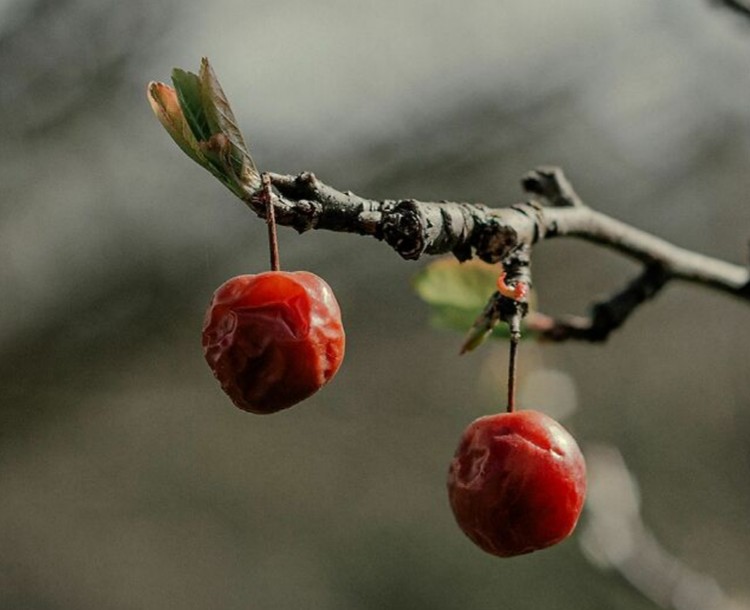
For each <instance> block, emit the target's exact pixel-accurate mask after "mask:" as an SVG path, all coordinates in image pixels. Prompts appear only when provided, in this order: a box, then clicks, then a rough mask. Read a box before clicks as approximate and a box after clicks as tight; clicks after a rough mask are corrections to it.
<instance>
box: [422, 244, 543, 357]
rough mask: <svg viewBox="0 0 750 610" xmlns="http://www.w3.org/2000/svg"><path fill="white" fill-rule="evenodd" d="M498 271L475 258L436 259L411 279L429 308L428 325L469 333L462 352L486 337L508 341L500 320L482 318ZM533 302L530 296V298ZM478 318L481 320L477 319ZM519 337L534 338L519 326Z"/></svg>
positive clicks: (469, 349) (506, 329) (472, 347)
mask: <svg viewBox="0 0 750 610" xmlns="http://www.w3.org/2000/svg"><path fill="white" fill-rule="evenodd" d="M499 274H500V268H499V267H498V266H496V265H490V264H488V263H484V262H482V261H480V260H477V259H472V260H470V261H467V262H464V263H460V262H459V261H457V260H456V259H454V258H453V257H446V258H440V259H437V260H435V261H433V262H431V263H430V264H428V265H427V266H426V267H425V268H424V269H422V270H421V271H420V272H419V273H418V274H417V275H416V277H415V278H414V281H413V285H414V290H415V291H416V292H417V294H418V295H419V296H420V297H421V298H422V300H423V301H425V302H426V303H427V304H428V305H429V306H430V323H431V324H432V326H434V327H435V328H441V329H447V330H456V331H459V332H462V333H466V332H468V333H469V334H468V335H467V338H466V342H465V343H464V346H463V351H471V350H472V349H474V348H476V347H478V346H479V345H481V344H482V343H483V342H484V340H485V339H487V338H488V337H492V338H501V339H507V338H508V337H509V336H510V331H509V329H508V326H507V324H499V323H498V322H499V317H494V316H491V315H489V314H490V313H491V312H486V313H487V315H486V316H485V315H483V312H485V307H486V306H487V304H488V302H489V301H490V299H491V298H492V296H493V295H494V294H495V293H496V288H497V278H498V275H499ZM530 300H531V301H532V303H533V293H532V295H531V296H530ZM480 316H481V317H480ZM521 330H522V337H523V338H529V337H532V336H534V335H533V333H532V332H530V331H528V329H526V327H525V326H524V325H523V324H522V325H521Z"/></svg>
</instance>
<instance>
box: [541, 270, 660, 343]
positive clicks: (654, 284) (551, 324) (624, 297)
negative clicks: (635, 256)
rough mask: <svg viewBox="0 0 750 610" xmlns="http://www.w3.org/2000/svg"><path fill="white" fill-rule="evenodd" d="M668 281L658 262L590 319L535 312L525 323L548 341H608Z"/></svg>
mask: <svg viewBox="0 0 750 610" xmlns="http://www.w3.org/2000/svg"><path fill="white" fill-rule="evenodd" d="M668 280H669V275H668V274H667V273H666V271H665V269H664V268H663V267H662V266H661V265H659V264H657V263H655V264H653V265H650V266H648V267H646V269H645V271H644V272H643V273H642V274H641V275H639V276H638V277H637V278H635V279H634V280H633V281H631V282H630V283H629V284H628V285H627V286H626V287H625V288H624V289H623V290H622V291H620V292H618V293H617V294H615V295H613V296H612V297H610V298H609V299H607V300H606V301H601V302H599V303H596V304H595V305H594V306H593V307H592V309H591V315H590V316H587V317H580V316H568V317H565V318H559V319H557V318H551V317H549V316H546V315H544V314H541V313H535V314H533V316H529V318H528V319H527V320H526V325H527V326H528V328H529V330H532V331H536V332H538V333H540V334H541V336H542V338H544V339H547V340H549V341H565V340H567V339H580V340H584V341H591V342H600V341H606V339H607V337H609V335H610V333H611V332H612V331H613V330H616V329H617V328H619V327H620V326H622V324H623V323H624V322H625V321H626V320H627V319H628V318H629V317H630V315H631V314H632V313H633V312H634V311H635V310H636V309H637V308H638V306H639V305H641V304H642V303H644V302H645V301H647V300H649V299H652V298H653V297H654V296H656V294H657V293H658V292H659V291H660V290H661V289H662V288H663V287H664V285H665V284H666V283H667V281H668Z"/></svg>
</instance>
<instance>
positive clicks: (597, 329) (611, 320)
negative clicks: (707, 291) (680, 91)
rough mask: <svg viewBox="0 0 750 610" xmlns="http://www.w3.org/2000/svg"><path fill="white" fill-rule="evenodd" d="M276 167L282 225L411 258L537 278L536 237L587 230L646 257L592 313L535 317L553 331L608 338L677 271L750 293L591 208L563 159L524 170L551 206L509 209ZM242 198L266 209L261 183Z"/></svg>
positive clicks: (741, 275)
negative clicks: (394, 195)
mask: <svg viewBox="0 0 750 610" xmlns="http://www.w3.org/2000/svg"><path fill="white" fill-rule="evenodd" d="M268 176H269V178H270V180H271V183H272V185H273V186H274V187H275V189H276V191H277V193H274V195H273V206H274V209H275V213H276V220H277V222H278V224H280V225H286V226H291V227H293V228H295V229H296V230H297V231H299V232H303V231H307V230H309V229H326V230H330V231H342V232H349V233H357V234H359V235H370V236H372V237H374V238H376V239H378V240H382V241H385V242H386V243H387V244H389V245H390V246H391V247H392V248H393V249H394V250H395V251H396V252H397V253H398V254H400V255H401V256H402V257H403V258H405V259H410V260H413V259H417V258H419V257H420V256H422V255H423V254H427V255H433V254H443V253H453V254H454V255H455V256H456V257H457V258H458V259H459V260H467V259H469V258H471V257H472V256H478V257H479V258H481V259H482V260H485V261H487V262H490V263H497V262H502V263H503V265H504V267H505V269H506V272H508V273H509V276H508V277H509V279H510V280H514V281H515V280H519V279H520V280H522V281H524V282H526V283H527V284H530V283H531V278H530V275H529V271H528V270H529V266H528V260H529V255H530V252H531V248H532V246H533V245H534V244H535V243H536V242H538V241H540V240H543V239H551V238H554V237H578V238H581V239H585V240H587V241H590V242H593V243H595V244H598V245H601V246H604V247H607V248H611V249H614V250H616V251H618V252H620V253H622V254H624V255H626V256H628V257H630V258H633V259H635V260H637V261H639V262H641V263H643V265H644V271H643V273H642V274H641V275H640V276H638V277H637V278H636V279H635V280H633V281H632V282H630V283H629V284H628V285H627V286H626V287H625V288H624V289H623V290H622V291H621V292H619V293H617V294H615V295H613V296H612V297H611V298H609V299H607V300H606V301H603V302H600V303H597V304H595V305H594V306H593V308H592V311H591V314H590V316H588V317H567V318H563V319H553V318H549V317H548V316H544V315H543V314H535V315H534V317H533V318H532V319H530V320H529V323H530V325H531V326H532V327H533V328H536V329H537V330H539V331H541V332H542V334H543V336H544V337H546V338H548V339H551V340H555V341H562V340H565V339H580V340H587V341H603V340H605V339H606V338H607V337H608V336H609V334H610V333H611V332H612V331H613V330H615V329H616V328H618V327H619V326H621V325H622V324H623V323H624V322H625V321H626V320H627V318H628V317H629V316H630V315H631V314H632V313H633V311H634V310H635V309H636V308H637V307H638V306H639V305H641V304H642V303H643V302H645V301H646V300H648V299H651V298H652V297H653V296H654V295H656V294H657V293H658V292H659V290H661V288H662V287H664V285H666V284H667V283H668V282H669V281H670V280H683V281H688V282H692V283H694V284H699V285H703V286H706V287H709V288H713V289H715V290H719V291H722V292H725V293H727V294H730V295H733V296H735V297H739V298H742V299H745V300H748V301H750V273H749V272H748V269H747V268H745V267H741V266H739V265H734V264H731V263H727V262H724V261H721V260H718V259H715V258H711V257H708V256H704V255H702V254H697V253H695V252H691V251H690V250H686V249H684V248H680V247H678V246H675V245H673V244H671V243H669V242H667V241H665V240H663V239H661V238H659V237H656V236H654V235H651V234H649V233H646V232H645V231H641V230H640V229H636V228H634V227H631V226H629V225H627V224H625V223H623V222H620V221H619V220H615V219H614V218H611V217H609V216H606V215H604V214H601V213H599V212H596V211H595V210H592V209H591V208H589V207H588V206H586V205H585V204H584V203H583V201H582V200H581V198H580V197H579V196H578V194H577V193H576V192H575V190H574V189H573V187H572V185H571V184H570V182H569V181H568V180H567V178H566V177H565V175H564V174H563V172H562V171H561V170H560V169H558V168H550V167H544V168H539V169H537V170H535V171H533V172H530V173H529V174H528V175H527V176H526V177H524V179H523V186H524V188H525V189H526V190H527V191H528V192H530V193H532V194H533V195H535V196H537V197H539V198H541V200H542V201H543V202H546V203H548V204H549V205H550V206H551V207H545V206H543V205H542V203H540V202H535V201H529V202H524V203H517V204H514V205H511V206H510V207H506V208H489V207H487V206H485V205H483V204H472V203H456V202H446V201H441V202H422V201H416V200H414V199H402V200H396V199H388V200H383V201H376V200H371V199H365V198H363V197H359V196H358V195H355V194H354V193H351V192H349V191H347V192H341V191H338V190H336V189H334V188H332V187H330V186H328V185H326V184H324V183H323V182H321V181H320V180H318V179H317V178H316V177H315V176H314V175H313V174H311V173H302V174H300V175H298V176H288V175H280V174H268ZM243 199H244V201H245V202H246V203H247V204H248V205H249V206H250V208H251V209H253V210H254V211H255V212H256V213H257V214H258V215H259V216H261V217H265V215H266V208H265V199H264V197H263V193H262V192H261V191H252V190H248V191H247V192H246V194H245V196H244V198H243ZM520 263H523V264H520ZM516 276H517V277H516Z"/></svg>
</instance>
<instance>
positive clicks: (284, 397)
mask: <svg viewBox="0 0 750 610" xmlns="http://www.w3.org/2000/svg"><path fill="white" fill-rule="evenodd" d="M344 344H345V337H344V327H343V326H342V324H341V311H340V309H339V305H338V303H337V301H336V298H335V297H334V295H333V291H332V290H331V287H330V286H329V285H328V284H327V283H326V282H325V281H324V280H322V279H321V278H320V277H318V276H317V275H315V274H313V273H308V272H306V271H296V272H287V271H268V272H266V273H259V274H257V275H239V276H237V277H234V278H232V279H230V280H228V281H227V282H225V283H224V284H222V285H221V286H220V287H219V288H218V289H217V290H216V292H215V293H214V296H213V299H212V300H211V304H210V305H209V307H208V310H207V311H206V317H205V320H204V323H203V353H204V355H205V358H206V362H208V365H209V366H210V367H211V370H212V371H213V373H214V376H215V377H216V378H217V379H218V380H219V382H220V383H221V387H222V389H223V390H224V391H225V392H226V393H227V394H228V395H229V397H230V398H231V399H232V402H233V403H234V404H235V405H236V406H238V407H239V408H240V409H243V410H245V411H250V412H252V413H260V414H266V413H275V412H276V411H280V410H282V409H286V408H288V407H291V406H292V405H294V404H296V403H298V402H300V401H302V400H304V399H305V398H308V397H309V396H311V395H312V394H314V393H315V392H317V391H318V390H319V389H320V388H321V387H322V386H323V385H325V384H326V383H327V382H328V381H330V379H331V378H332V377H333V376H334V375H335V373H336V371H337V370H338V368H339V366H340V365H341V361H342V360H343V358H344Z"/></svg>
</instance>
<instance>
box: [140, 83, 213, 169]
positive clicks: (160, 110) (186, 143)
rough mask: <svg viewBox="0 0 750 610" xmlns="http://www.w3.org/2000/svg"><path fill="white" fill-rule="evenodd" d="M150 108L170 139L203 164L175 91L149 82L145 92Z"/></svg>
mask: <svg viewBox="0 0 750 610" xmlns="http://www.w3.org/2000/svg"><path fill="white" fill-rule="evenodd" d="M146 95H147V97H148V101H149V103H150V104H151V109H152V110H153V111H154V114H155V115H156V118H158V119H159V122H160V123H161V124H162V125H163V126H164V128H165V129H166V130H167V132H168V133H169V135H170V136H172V139H173V140H174V141H175V142H176V143H177V145H178V146H179V147H180V148H181V149H182V150H183V152H184V153H185V154H187V155H188V156H189V157H190V158H191V159H193V161H195V162H197V163H200V164H201V165H204V164H205V158H204V157H203V155H202V153H201V151H200V149H199V147H198V141H197V140H196V139H195V136H194V135H193V132H192V130H191V129H190V127H189V126H188V124H187V121H186V120H185V115H184V114H183V113H182V108H180V103H179V101H178V99H177V93H176V92H175V90H174V89H172V87H170V86H169V85H165V84H164V83H155V82H151V83H149V85H148V89H147V92H146Z"/></svg>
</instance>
